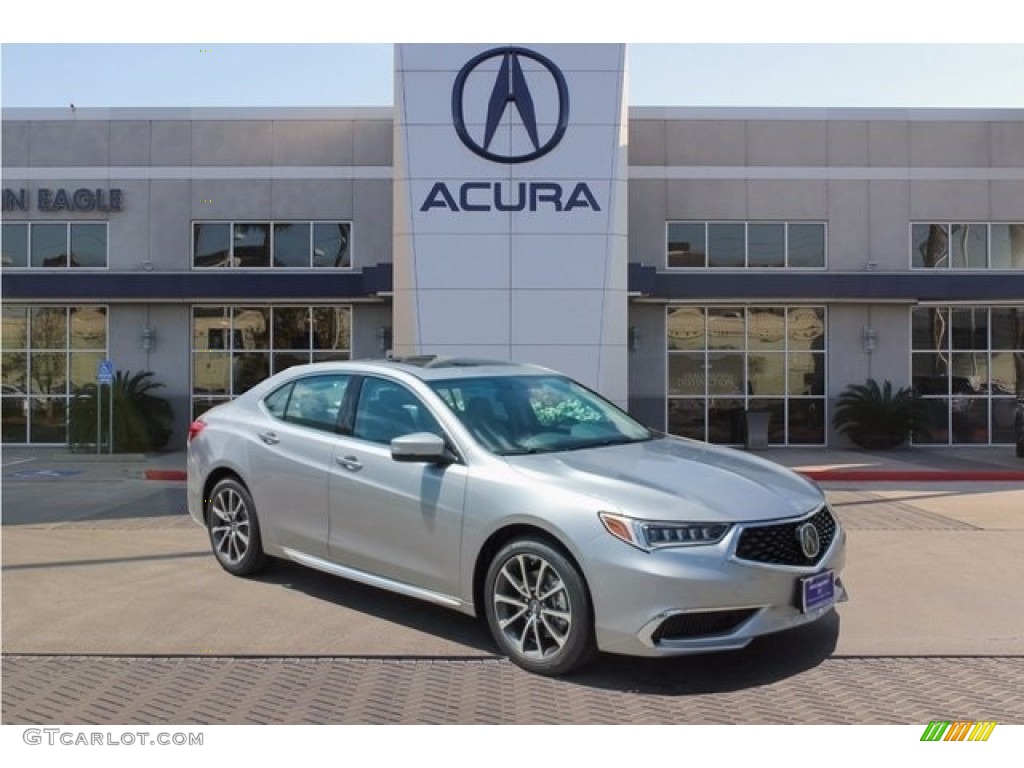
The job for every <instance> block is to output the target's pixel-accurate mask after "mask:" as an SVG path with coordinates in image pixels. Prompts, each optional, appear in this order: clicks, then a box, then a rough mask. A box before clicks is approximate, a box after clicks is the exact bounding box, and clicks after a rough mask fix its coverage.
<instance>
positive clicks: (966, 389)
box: [950, 352, 988, 395]
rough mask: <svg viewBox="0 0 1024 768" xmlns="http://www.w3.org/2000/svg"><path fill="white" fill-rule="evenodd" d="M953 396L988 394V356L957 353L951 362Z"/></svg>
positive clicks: (983, 353) (975, 353) (978, 353)
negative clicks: (959, 394)
mask: <svg viewBox="0 0 1024 768" xmlns="http://www.w3.org/2000/svg"><path fill="white" fill-rule="evenodd" d="M950 370H951V372H952V386H953V394H954V395H955V394H957V393H961V394H968V395H985V394H988V354H987V353H985V352H955V353H953V359H952V360H951V366H950Z"/></svg>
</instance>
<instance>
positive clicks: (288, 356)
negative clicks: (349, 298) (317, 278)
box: [192, 305, 352, 418]
mask: <svg viewBox="0 0 1024 768" xmlns="http://www.w3.org/2000/svg"><path fill="white" fill-rule="evenodd" d="M351 314H352V309H351V307H348V306H303V307H272V306H251V305H249V306H195V307H193V308H192V413H193V418H195V417H196V416H198V415H199V414H200V413H202V412H203V410H205V409H206V408H209V407H211V406H212V405H214V404H216V403H217V402H223V401H224V400H227V399H230V398H232V397H236V396H237V395H240V394H242V393H243V392H245V391H247V390H249V389H251V388H252V387H254V386H255V385H256V384H258V383H260V382H261V381H264V380H265V379H266V378H267V377H269V376H271V375H273V374H275V373H279V372H280V371H283V370H285V369H287V368H290V367H292V366H294V365H304V364H307V363H311V362H318V361H322V360H346V359H348V357H349V354H350V352H349V350H350V349H351V343H352V338H351V335H352V331H351ZM314 344H315V346H314ZM318 350H322V351H318Z"/></svg>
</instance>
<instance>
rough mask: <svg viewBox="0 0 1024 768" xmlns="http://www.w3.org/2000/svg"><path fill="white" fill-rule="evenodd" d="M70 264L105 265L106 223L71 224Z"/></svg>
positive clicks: (85, 265)
mask: <svg viewBox="0 0 1024 768" xmlns="http://www.w3.org/2000/svg"><path fill="white" fill-rule="evenodd" d="M71 266H72V267H105V266H107V225H106V224H78V223H75V224H72V225H71Z"/></svg>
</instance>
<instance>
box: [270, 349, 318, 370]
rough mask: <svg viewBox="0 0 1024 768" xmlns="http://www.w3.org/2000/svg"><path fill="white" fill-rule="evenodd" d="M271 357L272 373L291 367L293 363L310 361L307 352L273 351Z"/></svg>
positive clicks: (303, 363)
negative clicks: (272, 363)
mask: <svg viewBox="0 0 1024 768" xmlns="http://www.w3.org/2000/svg"><path fill="white" fill-rule="evenodd" d="M273 358H274V371H273V372H274V373H280V372H281V371H283V370H286V369H288V368H291V367H292V366H293V365H305V364H306V363H308V362H310V359H309V352H302V353H295V352H275V353H274V355H273Z"/></svg>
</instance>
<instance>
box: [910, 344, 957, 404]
mask: <svg viewBox="0 0 1024 768" xmlns="http://www.w3.org/2000/svg"><path fill="white" fill-rule="evenodd" d="M911 368H912V378H913V384H914V392H915V393H916V394H918V395H947V394H949V358H948V357H947V356H946V355H944V354H936V353H932V352H928V353H924V354H921V353H918V354H914V355H913V356H912V359H911Z"/></svg>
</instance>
